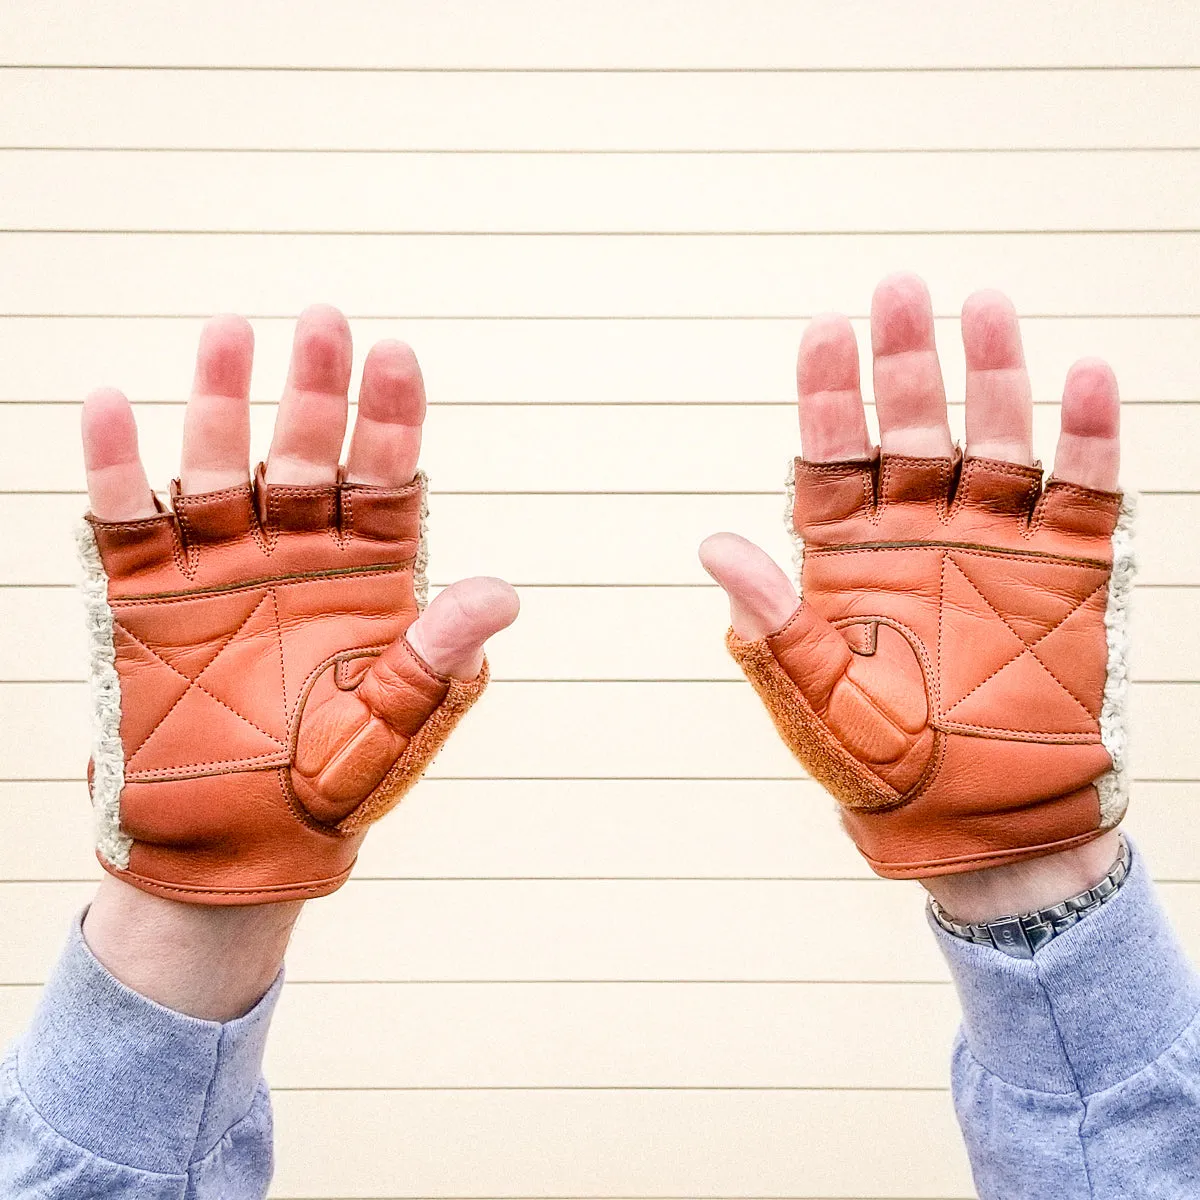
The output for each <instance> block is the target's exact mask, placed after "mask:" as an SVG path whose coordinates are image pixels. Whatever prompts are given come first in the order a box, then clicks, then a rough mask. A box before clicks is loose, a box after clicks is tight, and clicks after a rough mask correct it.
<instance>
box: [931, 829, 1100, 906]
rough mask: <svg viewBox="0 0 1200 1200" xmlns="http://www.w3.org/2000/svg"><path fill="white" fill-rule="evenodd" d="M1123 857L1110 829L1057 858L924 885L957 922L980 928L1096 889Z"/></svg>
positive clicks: (939, 878) (1052, 856)
mask: <svg viewBox="0 0 1200 1200" xmlns="http://www.w3.org/2000/svg"><path fill="white" fill-rule="evenodd" d="M1119 853H1120V835H1119V834H1118V833H1117V831H1116V830H1109V832H1107V833H1105V834H1104V835H1102V836H1101V837H1098V838H1096V839H1095V840H1094V841H1091V842H1088V843H1087V844H1086V845H1083V846H1076V847H1073V848H1072V849H1070V850H1063V851H1061V852H1060V853H1058V854H1047V855H1045V856H1043V857H1041V858H1031V859H1027V860H1026V861H1024V862H1018V863H1007V864H1005V865H1004V866H1000V867H990V868H988V869H986V870H983V871H968V872H964V873H963V874H961V875H941V876H937V877H936V878H932V879H923V880H922V881H921V883H922V885H923V886H924V887H925V890H926V891H927V892H929V894H930V895H931V896H932V897H933V898H934V899H935V900H936V901H937V902H938V904H939V905H941V907H942V909H943V910H944V911H945V912H946V914H947V915H948V916H950V917H951V918H953V919H954V920H955V921H959V922H964V923H970V924H981V923H986V922H988V921H995V920H998V919H999V918H1000V917H1008V916H1013V915H1016V914H1020V913H1027V912H1034V911H1036V910H1037V909H1040V908H1049V907H1050V906H1051V905H1054V904H1060V903H1062V901H1064V900H1066V899H1068V898H1069V897H1071V896H1076V895H1078V894H1079V893H1080V892H1084V891H1087V889H1088V888H1092V887H1095V886H1096V884H1098V883H1099V882H1100V880H1102V879H1103V878H1104V876H1105V875H1107V874H1108V872H1109V870H1110V869H1111V868H1112V865H1113V863H1114V862H1116V860H1117V856H1118V854H1119Z"/></svg>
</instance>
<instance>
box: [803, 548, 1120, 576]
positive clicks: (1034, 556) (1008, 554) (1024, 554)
mask: <svg viewBox="0 0 1200 1200" xmlns="http://www.w3.org/2000/svg"><path fill="white" fill-rule="evenodd" d="M885 550H953V551H954V553H955V554H970V555H973V556H975V557H978V558H1002V559H1015V560H1016V561H1018V562H1034V563H1047V562H1051V563H1058V564H1060V565H1062V566H1066V567H1093V568H1095V569H1096V570H1104V571H1107V570H1110V569H1111V565H1112V564H1111V563H1108V562H1106V561H1105V560H1104V559H1102V558H1076V557H1074V556H1072V555H1069V554H1048V553H1041V552H1039V551H1029V550H1009V549H1008V548H1007V547H1004V546H980V545H975V544H972V543H968V542H930V541H914V542H878V543H869V544H865V545H863V544H855V543H848V544H846V545H842V546H808V547H806V553H809V554H813V555H816V556H827V555H834V554H844V555H849V554H876V553H879V552H880V551H885Z"/></svg>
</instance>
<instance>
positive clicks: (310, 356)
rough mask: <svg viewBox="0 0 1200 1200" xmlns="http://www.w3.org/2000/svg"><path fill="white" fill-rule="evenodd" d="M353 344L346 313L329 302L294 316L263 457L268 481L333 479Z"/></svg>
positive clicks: (342, 430) (342, 433) (318, 482)
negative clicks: (283, 381) (288, 361)
mask: <svg viewBox="0 0 1200 1200" xmlns="http://www.w3.org/2000/svg"><path fill="white" fill-rule="evenodd" d="M352 362H353V346H352V343H351V340H350V326H349V324H348V323H347V321H346V318H345V317H344V316H342V314H341V313H340V312H339V311H338V310H337V309H336V308H331V307H329V306H328V305H324V304H318V305H313V307H312V308H307V309H305V310H304V312H303V313H301V315H300V319H299V320H298V321H297V322H296V336H295V340H294V341H293V343H292V363H291V367H290V369H289V370H288V380H287V385H286V387H285V388H284V390H283V399H282V400H281V401H280V402H279V415H278V416H277V417H276V419H275V436H274V438H273V439H272V441H271V453H270V454H269V455H268V457H267V482H268V483H283V484H302V485H303V484H316V485H322V484H332V483H335V482H336V481H337V474H338V461H339V459H340V458H341V454H342V441H343V439H344V438H345V436H346V410H347V408H348V399H347V397H348V394H349V391H350V368H351V365H352Z"/></svg>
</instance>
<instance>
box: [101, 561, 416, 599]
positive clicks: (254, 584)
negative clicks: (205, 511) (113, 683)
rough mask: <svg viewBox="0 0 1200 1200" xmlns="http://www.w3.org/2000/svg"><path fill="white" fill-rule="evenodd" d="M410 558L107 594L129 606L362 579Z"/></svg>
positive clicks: (405, 564)
mask: <svg viewBox="0 0 1200 1200" xmlns="http://www.w3.org/2000/svg"><path fill="white" fill-rule="evenodd" d="M412 562H413V560H412V559H411V558H408V559H405V560H404V561H402V562H397V563H381V564H379V565H370V566H362V567H353V566H351V567H345V566H343V567H331V568H330V569H329V570H324V571H303V572H300V573H298V574H294V575H265V576H263V577H262V578H259V579H247V580H246V581H245V582H244V583H229V584H214V585H213V586H212V587H206V588H192V589H188V590H185V591H179V592H147V593H145V594H144V595H140V596H116V597H110V598H109V601H108V602H109V604H110V605H111V606H113V607H123V608H129V607H133V606H137V605H142V604H174V603H175V602H176V601H179V600H196V599H199V598H200V597H201V596H232V595H233V594H234V593H235V592H246V591H254V590H255V589H257V588H263V587H270V586H272V585H278V584H283V583H308V582H310V581H312V580H314V579H320V580H332V579H342V578H354V579H365V578H370V577H371V576H373V575H395V574H398V573H402V572H404V571H407V570H409V569H410V568H411V567H412Z"/></svg>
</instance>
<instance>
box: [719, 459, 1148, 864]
mask: <svg viewBox="0 0 1200 1200" xmlns="http://www.w3.org/2000/svg"><path fill="white" fill-rule="evenodd" d="M794 479H795V491H794V502H793V504H792V509H791V516H792V525H793V530H794V532H795V534H796V535H797V536H798V537H799V538H800V539H802V540H803V546H804V551H803V566H802V574H801V585H802V596H803V600H802V603H801V605H800V607H799V608H798V609H797V610H796V612H795V613H794V614H793V616H792V617H791V619H790V620H789V621H788V623H787V624H786V625H785V626H784V627H783V628H782V629H780V630H779V631H778V632H776V633H774V634H772V635H771V636H769V637H766V638H763V639H762V640H760V641H752V642H747V641H742V640H741V639H739V638H738V637H737V636H736V635H735V634H734V633H733V632H732V631H730V634H729V637H728V645H729V649H730V651H731V652H732V654H733V657H734V658H735V659H736V660H737V662H738V663H739V664H740V665H741V667H742V669H743V670H744V671H745V673H746V675H747V676H748V677H749V679H750V682H751V683H752V684H753V685H754V687H755V689H756V690H757V691H758V693H759V695H760V696H761V697H762V699H763V701H764V702H765V704H766V706H767V708H768V710H769V711H770V714H771V716H772V718H773V720H774V722H775V725H776V727H777V728H778V730H779V732H780V734H781V735H782V736H783V738H784V740H785V741H786V742H787V744H788V746H789V747H790V748H791V750H792V751H793V753H794V754H795V755H796V757H797V758H798V759H799V760H800V762H801V763H802V764H803V765H804V766H805V767H806V768H807V769H808V771H809V772H810V773H811V774H812V775H813V777H814V778H816V779H817V780H819V781H820V782H821V783H822V784H824V785H825V787H826V788H827V789H828V790H829V791H830V792H832V794H833V795H834V796H835V797H836V799H837V800H838V802H839V803H840V805H841V808H842V819H843V823H844V824H845V826H846V829H847V830H848V831H849V833H850V835H851V836H852V837H853V838H854V840H855V842H856V843H857V845H858V847H859V849H860V850H861V852H862V854H863V855H864V856H865V858H866V859H867V862H868V863H869V864H870V866H871V867H872V868H873V869H874V870H875V871H876V872H877V873H878V874H880V875H883V876H888V877H892V878H906V877H912V878H918V877H925V876H933V875H941V874H948V873H953V872H959V871H969V870H975V869H978V868H982V867H987V866H995V865H998V864H1000V863H1006V862H1016V861H1019V860H1021V859H1026V858H1032V857H1035V856H1037V855H1042V854H1049V853H1052V852H1054V851H1057V850H1062V849H1066V848H1067V847H1070V846H1076V845H1080V844H1082V843H1085V842H1087V841H1089V840H1091V839H1092V838H1095V837H1098V836H1099V835H1100V834H1101V833H1102V832H1103V831H1104V830H1107V829H1111V828H1112V827H1114V826H1115V825H1116V824H1117V823H1118V822H1119V821H1120V820H1121V817H1122V815H1123V814H1124V811H1125V807H1126V803H1127V784H1126V763H1125V734H1124V718H1123V709H1124V702H1125V693H1126V690H1127V683H1128V662H1127V653H1126V638H1125V622H1126V610H1127V607H1128V603H1129V596H1130V591H1131V589H1132V581H1133V559H1132V555H1131V553H1130V545H1129V542H1130V530H1129V528H1128V526H1129V518H1130V510H1129V508H1128V506H1123V505H1122V498H1121V496H1120V494H1118V493H1112V492H1100V491H1091V490H1089V489H1086V488H1082V487H1077V486H1075V485H1073V484H1069V483H1063V482H1059V481H1055V480H1051V481H1050V482H1049V483H1048V484H1047V486H1046V487H1045V489H1044V490H1043V489H1042V479H1041V470H1040V468H1038V467H1024V466H1017V465H1014V464H1012V463H1007V462H1000V461H995V460H991V459H985V458H972V457H968V458H966V459H960V458H959V457H957V456H955V457H954V458H907V457H901V456H896V455H890V456H888V455H885V456H884V457H883V458H881V459H880V458H876V459H874V460H871V461H853V462H834V463H812V462H805V461H803V460H797V462H796V464H795V475H794Z"/></svg>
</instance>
